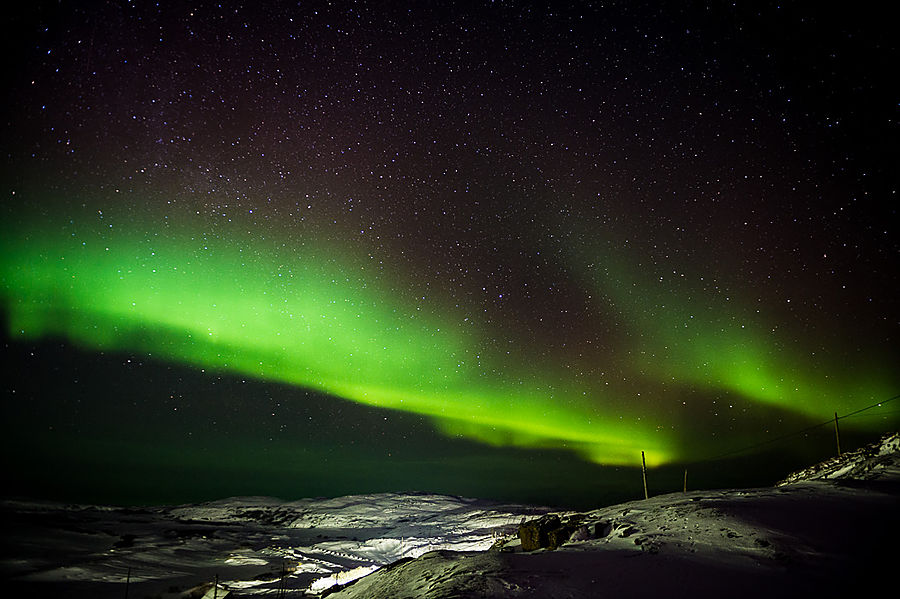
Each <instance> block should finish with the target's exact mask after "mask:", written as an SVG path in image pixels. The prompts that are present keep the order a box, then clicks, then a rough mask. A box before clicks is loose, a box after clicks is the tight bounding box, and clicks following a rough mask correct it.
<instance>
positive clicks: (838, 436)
mask: <svg viewBox="0 0 900 599" xmlns="http://www.w3.org/2000/svg"><path fill="white" fill-rule="evenodd" d="M834 438H835V440H836V441H837V450H838V457H841V429H840V428H838V415H837V412H835V413H834Z"/></svg>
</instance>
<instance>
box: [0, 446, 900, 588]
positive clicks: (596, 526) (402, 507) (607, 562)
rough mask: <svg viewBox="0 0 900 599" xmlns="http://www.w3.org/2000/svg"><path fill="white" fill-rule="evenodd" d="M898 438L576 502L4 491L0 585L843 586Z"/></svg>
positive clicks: (892, 519) (882, 571) (869, 558)
mask: <svg viewBox="0 0 900 599" xmlns="http://www.w3.org/2000/svg"><path fill="white" fill-rule="evenodd" d="M898 449H900V435H896V434H895V435H892V436H889V437H886V438H885V439H884V440H882V441H881V442H880V443H877V444H875V445H873V446H870V447H867V448H864V449H862V450H859V451H854V452H848V453H846V454H844V455H843V456H842V457H841V458H840V459H834V460H828V461H826V462H823V463H822V464H818V465H816V466H814V467H811V468H808V469H805V470H803V471H802V472H798V473H795V474H792V475H790V476H788V477H787V478H786V479H785V481H782V483H779V484H778V485H777V486H774V487H769V488H758V489H730V490H716V491H696V492H691V493H673V494H669V495H663V496H659V497H652V498H650V499H649V500H641V501H632V502H629V503H623V504H619V505H615V506H610V507H605V508H601V509H597V510H593V511H590V512H584V513H575V512H563V513H556V514H548V511H549V510H547V509H546V508H533V507H527V506H521V505H510V504H499V503H492V502H487V501H482V500H475V499H465V498H461V497H452V496H443V495H429V494H394V493H385V494H377V495H358V496H350V497H338V498H332V499H304V500H299V501H291V502H284V501H280V500H277V499H272V498H265V497H240V498H231V499H226V500H222V501H215V502H210V503H204V504H198V505H185V506H177V507H158V508H113V507H100V506H79V505H59V504H50V503H36V502H22V501H4V502H0V518H2V522H0V523H2V525H3V530H4V543H3V551H2V555H0V576H2V578H3V580H4V581H5V583H6V584H5V589H7V590H9V591H12V592H13V595H12V596H15V597H17V598H18V597H46V596H52V595H60V596H62V595H64V596H66V597H75V598H78V597H92V598H103V597H122V596H124V594H125V586H126V584H127V585H128V588H129V590H128V596H129V597H131V598H132V599H135V598H137V599H143V598H151V597H152V598H156V599H188V598H191V597H198V598H199V597H201V596H202V595H203V593H204V592H206V591H207V590H208V589H209V588H210V587H211V584H212V581H213V580H214V579H215V578H216V577H218V580H219V581H220V584H221V586H220V588H221V589H222V590H223V591H224V590H226V589H227V590H229V591H230V592H231V594H230V595H229V597H251V596H263V595H270V596H271V595H274V596H278V593H279V592H281V591H284V596H293V597H304V596H314V595H326V594H327V595H328V596H329V598H330V599H337V598H351V597H352V598H366V599H378V598H385V599H387V598H391V599H394V598H397V599H400V598H403V597H408V598H413V597H416V598H419V597H422V598H438V597H498V598H506V597H522V598H525V597H529V598H538V597H540V598H547V599H554V598H563V597H617V598H619V597H651V596H652V597H656V596H665V597H691V598H696V597H706V596H714V595H715V596H727V597H759V596H769V597H781V596H785V597H786V596H790V597H798V596H813V595H814V596H816V597H828V596H841V597H861V596H868V594H869V593H868V592H867V589H868V588H869V586H871V585H874V584H875V583H876V582H877V581H879V580H882V579H884V578H885V577H886V576H887V573H889V572H890V571H891V570H890V567H891V566H892V565H893V562H894V561H895V558H896V550H895V549H894V548H893V544H894V543H895V542H896V541H895V540H896V538H897V536H898V534H900V522H898V512H897V507H898V502H897V494H898V489H900V451H898ZM523 518H525V519H527V520H528V522H527V523H526V525H525V526H524V527H522V528H521V529H520V526H519V523H520V522H521V521H522V519H523ZM520 531H521V538H520V536H518V535H517V532H520ZM523 541H524V545H525V547H526V548H528V547H529V545H532V544H535V543H537V544H543V545H545V546H546V545H553V546H558V548H556V549H555V550H551V549H549V548H543V549H537V550H533V551H525V550H524V549H523ZM888 579H890V577H889V576H888ZM341 585H345V586H343V587H342V586H341Z"/></svg>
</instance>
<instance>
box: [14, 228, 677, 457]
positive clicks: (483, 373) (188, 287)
mask: <svg viewBox="0 0 900 599" xmlns="http://www.w3.org/2000/svg"><path fill="white" fill-rule="evenodd" d="M114 220H115V219H110V218H109V217H107V218H106V220H98V219H96V217H95V218H93V219H88V222H86V223H77V224H76V223H74V222H70V223H69V224H67V225H65V226H62V227H60V226H52V225H51V224H49V223H46V222H42V223H41V224H39V225H37V224H34V223H29V224H27V225H25V226H20V227H17V228H14V229H11V230H7V231H3V237H2V242H0V249H2V258H0V281H2V288H0V298H2V301H3V303H4V307H5V309H6V312H7V314H8V319H9V327H10V331H11V333H12V334H13V335H14V336H19V337H22V338H41V337H46V336H64V337H65V338H67V339H69V340H71V341H72V342H74V343H76V344H78V345H81V346H83V347H86V348H90V349H100V350H112V351H143V352H147V353H148V354H152V355H154V356H157V357H160V358H163V359H168V360H175V361H179V362H184V363H188V364H194V365H197V366H199V367H204V368H211V369H217V370H227V371H231V372H235V373H241V374H244V375H247V376H252V377H257V378H260V379H266V380H273V381H281V382H286V383H290V384H295V385H298V386H301V387H305V388H309V389H316V390H319V391H323V392H326V393H329V394H332V395H335V396H338V397H342V398H345V399H348V400H352V401H356V402H360V403H365V404H369V405H373V406H379V407H385V408H391V409H397V410H404V411H409V412H414V413H418V414H423V415H426V416H429V417H432V418H433V419H434V421H435V423H436V425H437V426H438V427H439V429H440V430H442V431H444V432H445V433H447V434H450V435H458V436H463V437H466V438H471V439H475V440H478V441H481V442H486V443H491V444H495V445H515V446H521V447H545V448H564V449H569V450H572V451H576V452H578V453H580V454H581V455H583V456H585V457H587V458H588V459H591V460H593V461H596V462H599V463H607V464H632V465H633V464H636V463H638V462H637V460H638V459H639V455H640V452H641V451H642V450H643V451H645V452H646V455H647V461H648V464H650V465H658V464H661V463H664V462H666V461H671V460H673V459H677V458H678V457H679V456H680V455H681V454H682V450H681V449H680V448H679V444H678V443H676V442H675V440H674V439H672V438H670V436H668V434H667V433H666V432H663V431H660V430H658V427H656V426H654V425H653V424H652V423H651V422H650V421H649V420H650V419H643V420H642V419H641V418H637V417H636V415H638V414H640V411H639V410H640V409H641V406H636V407H633V408H627V407H626V408H625V409H623V408H621V406H620V407H618V408H617V411H616V412H615V415H613V414H612V413H611V408H610V407H609V406H604V398H602V397H597V396H590V399H589V400H588V399H587V398H586V396H585V391H584V390H583V389H576V388H574V387H572V386H568V385H567V384H560V383H559V381H558V380H557V378H556V377H554V376H553V375H551V374H549V370H550V369H549V368H546V369H543V370H542V368H541V367H540V366H537V367H530V366H531V365H525V364H513V365H510V364H509V363H508V362H505V361H504V359H503V358H502V357H500V356H490V355H488V356H484V357H480V355H481V354H484V353H485V352H484V351H483V349H481V348H482V347H483V344H482V343H481V340H480V339H479V338H478V336H477V332H475V333H473V332H472V331H471V330H470V329H468V328H463V327H462V326H461V324H460V321H461V320H462V319H461V318H455V316H454V315H453V314H452V313H451V312H448V311H445V309H444V308H443V307H442V306H441V305H439V303H436V302H435V301H432V300H428V301H425V300H424V298H421V299H422V301H418V299H417V298H410V297H407V296H405V295H404V294H403V293H401V292H399V291H398V290H399V287H398V286H397V284H396V283H392V282H389V281H385V280H384V278H385V276H386V275H383V274H382V273H380V272H378V271H377V269H373V268H371V267H369V266H367V264H366V263H365V261H364V260H361V259H359V258H354V256H353V255H352V253H351V252H350V251H349V250H346V249H345V248H337V247H334V246H330V245H329V244H325V243H316V242H314V241H313V240H310V241H309V242H308V243H304V242H298V241H296V240H294V241H293V243H288V242H287V241H286V240H285V239H279V240H277V241H261V240H260V239H259V238H254V237H252V236H249V235H240V234H236V233H235V232H229V233H228V234H224V235H220V236H219V237H212V236H208V237H204V236H202V235H197V234H196V232H194V231H191V230H190V228H189V227H181V228H179V227H175V226H169V225H166V226H165V227H164V230H163V231H162V232H161V233H160V234H155V233H148V232H146V231H143V230H141V229H140V228H139V227H136V226H133V225H127V224H119V223H117V222H116V223H115V226H110V224H111V223H110V221H114ZM5 227H9V225H5ZM284 237H285V238H286V237H287V236H284ZM407 295H409V294H407ZM489 373H491V374H489ZM494 373H499V374H494ZM551 388H552V390H551ZM629 410H630V413H629ZM623 414H625V416H628V417H623Z"/></svg>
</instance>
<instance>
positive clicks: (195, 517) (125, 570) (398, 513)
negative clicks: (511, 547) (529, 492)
mask: <svg viewBox="0 0 900 599" xmlns="http://www.w3.org/2000/svg"><path fill="white" fill-rule="evenodd" d="M545 511H546V510H541V509H540V508H532V507H526V506H518V505H503V504H497V503H491V502H487V501H479V500H472V499H464V498H460V497H449V496H438V495H426V494H391V493H388V494H379V495H356V496H351V497H338V498H334V499H305V500H300V501H293V502H282V501H279V500H276V499H271V498H262V497H239V498H232V499H227V500H223V501H216V502H212V503H206V504H200V505H188V506H179V507H160V508H112V507H99V506H79V505H59V504H49V503H33V502H15V501H5V502H2V503H0V514H2V518H3V522H2V525H3V531H4V532H3V544H4V546H3V552H2V560H0V577H2V579H3V580H5V581H8V585H9V586H7V588H12V589H15V591H16V596H17V597H44V596H50V595H51V594H55V595H58V596H65V597H97V598H103V597H123V596H124V590H125V584H126V580H128V581H130V583H129V593H128V596H129V597H131V598H133V599H134V598H136V599H141V598H143V597H162V598H175V597H187V596H190V595H191V594H198V591H199V590H200V589H203V588H205V587H208V586H210V584H209V583H210V581H212V580H214V579H215V577H216V576H218V578H219V581H220V582H221V583H222V585H223V587H227V588H229V589H231V590H232V591H233V595H236V596H266V595H271V596H275V595H276V594H277V592H278V591H279V589H282V588H284V589H285V590H287V591H289V592H292V593H294V595H295V596H303V595H304V594H305V592H304V591H305V590H307V589H308V588H309V587H310V586H311V585H312V584H313V583H314V582H316V581H317V580H319V579H323V580H320V581H319V582H318V583H316V584H317V586H316V588H321V589H324V588H327V587H328V586H330V584H333V580H334V581H336V580H340V581H341V582H345V581H346V580H348V579H349V578H351V577H352V575H348V574H341V575H339V573H344V572H347V571H352V572H353V575H357V576H359V575H362V574H366V573H369V572H371V571H372V570H374V569H375V568H377V567H379V566H383V565H385V564H389V563H392V562H394V561H396V560H398V559H401V558H407V557H418V556H420V555H422V554H424V553H427V552H429V551H432V550H435V549H453V550H459V551H468V550H475V551H477V550H484V549H487V548H489V547H490V546H491V545H492V544H493V543H494V542H496V540H497V539H498V538H500V537H501V536H504V535H509V534H512V533H514V532H515V530H516V527H517V525H518V523H519V521H520V520H521V518H522V517H523V516H525V515H527V516H528V517H532V516H534V515H535V514H540V513H543V512H545ZM332 575H337V576H335V578H334V579H329V578H328V577H329V576H332ZM200 594H201V595H202V593H200ZM220 596H221V595H220Z"/></svg>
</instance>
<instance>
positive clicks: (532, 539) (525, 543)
mask: <svg viewBox="0 0 900 599" xmlns="http://www.w3.org/2000/svg"><path fill="white" fill-rule="evenodd" d="M559 527H560V521H559V516H555V515H553V514H550V515H547V516H541V517H540V518H537V519H536V520H531V521H529V522H524V523H522V524H520V525H519V539H520V540H521V541H522V551H534V550H535V549H540V548H541V547H549V546H550V540H549V538H548V533H549V532H550V531H553V530H556V529H558V528H559Z"/></svg>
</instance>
